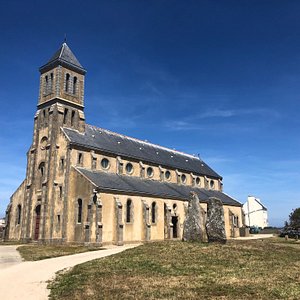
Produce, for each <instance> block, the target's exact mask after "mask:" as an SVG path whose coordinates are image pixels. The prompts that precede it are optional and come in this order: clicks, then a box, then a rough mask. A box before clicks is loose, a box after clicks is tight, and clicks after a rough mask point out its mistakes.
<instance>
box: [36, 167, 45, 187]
mask: <svg viewBox="0 0 300 300" xmlns="http://www.w3.org/2000/svg"><path fill="white" fill-rule="evenodd" d="M38 170H39V183H38V184H39V186H40V187H42V183H43V182H44V180H45V175H46V172H45V163H44V162H42V163H40V165H39V168H38Z"/></svg>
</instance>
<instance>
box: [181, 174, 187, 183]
mask: <svg viewBox="0 0 300 300" xmlns="http://www.w3.org/2000/svg"><path fill="white" fill-rule="evenodd" d="M181 182H182V183H185V182H186V176H185V175H184V174H182V175H181Z"/></svg>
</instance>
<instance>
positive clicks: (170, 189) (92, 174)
mask: <svg viewBox="0 0 300 300" xmlns="http://www.w3.org/2000/svg"><path fill="white" fill-rule="evenodd" d="M75 169H76V170H77V171H78V172H79V173H81V174H83V175H84V176H85V177H86V178H88V179H89V180H90V181H91V182H92V183H93V184H94V185H95V186H96V187H97V188H98V189H99V190H100V191H106V192H118V193H127V194H130V193H133V194H138V195H142V196H151V197H161V198H169V199H170V198H171V199H179V200H188V199H189V194H190V192H191V191H194V192H196V193H197V194H198V197H199V199H200V201H201V202H207V201H208V198H209V197H217V198H219V199H220V200H221V201H222V203H223V204H224V205H231V206H242V204H241V203H239V202H238V201H236V200H235V199H233V198H232V197H230V196H228V195H226V194H225V193H222V192H219V191H215V190H205V189H201V188H194V187H191V186H185V185H177V184H174V183H168V182H161V181H157V180H149V179H141V178H139V177H133V176H125V175H118V174H114V173H107V172H102V171H92V170H88V169H84V168H78V167H75Z"/></svg>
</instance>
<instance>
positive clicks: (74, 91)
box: [73, 76, 77, 95]
mask: <svg viewBox="0 0 300 300" xmlns="http://www.w3.org/2000/svg"><path fill="white" fill-rule="evenodd" d="M76 91H77V77H76V76H75V77H74V78H73V94H74V95H75V94H76Z"/></svg>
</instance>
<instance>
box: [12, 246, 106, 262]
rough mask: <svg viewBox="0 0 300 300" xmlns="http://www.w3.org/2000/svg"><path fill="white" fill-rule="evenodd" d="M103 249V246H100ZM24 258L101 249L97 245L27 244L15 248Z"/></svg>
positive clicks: (39, 258)
mask: <svg viewBox="0 0 300 300" xmlns="http://www.w3.org/2000/svg"><path fill="white" fill-rule="evenodd" d="M102 249H103V248H102ZM17 250H18V251H19V252H20V254H21V256H22V258H23V259H24V260H29V261H35V260H41V259H46V258H52V257H59V256H64V255H71V254H77V253H82V252H87V251H95V250H101V248H97V247H84V246H69V245H55V246H52V245H36V244H29V245H24V246H20V247H18V248H17Z"/></svg>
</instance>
